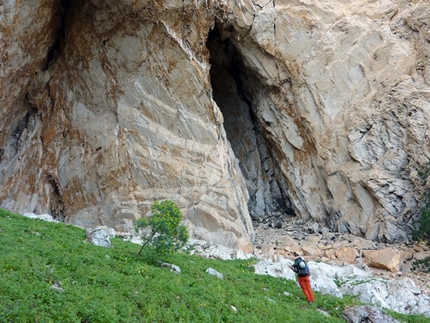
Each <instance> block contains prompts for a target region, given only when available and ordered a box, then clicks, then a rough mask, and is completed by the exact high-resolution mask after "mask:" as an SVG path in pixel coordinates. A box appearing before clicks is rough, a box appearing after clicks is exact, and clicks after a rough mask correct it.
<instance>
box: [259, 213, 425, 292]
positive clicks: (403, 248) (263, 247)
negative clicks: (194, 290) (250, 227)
mask: <svg viewBox="0 0 430 323" xmlns="http://www.w3.org/2000/svg"><path fill="white" fill-rule="evenodd" d="M254 228H255V232H256V242H255V249H254V252H253V253H254V254H255V255H259V256H266V257H268V258H270V259H272V260H276V259H279V258H280V257H284V258H287V259H293V258H294V257H297V256H304V257H305V258H306V259H307V260H312V261H316V262H323V263H326V264H330V265H337V266H347V265H355V266H356V267H357V268H360V269H364V270H366V271H369V272H371V273H372V276H375V277H379V278H381V279H400V278H410V279H412V280H413V281H414V282H415V284H416V286H417V287H418V288H419V289H420V290H421V291H422V292H423V293H425V294H427V295H429V294H430V274H428V273H422V272H417V271H413V272H412V270H411V269H412V266H413V263H414V262H415V261H416V260H422V259H424V258H426V257H430V250H429V247H428V246H427V245H425V244H418V243H414V242H412V241H406V242H403V243H396V244H392V243H384V242H375V241H370V240H366V239H364V238H360V237H356V236H353V235H351V234H342V233H339V232H331V230H330V229H328V228H326V227H324V226H322V225H321V224H318V223H315V222H307V223H304V221H303V220H302V219H296V218H294V217H291V218H288V219H285V220H280V219H279V218H277V217H272V218H268V219H266V220H265V221H261V222H254Z"/></svg>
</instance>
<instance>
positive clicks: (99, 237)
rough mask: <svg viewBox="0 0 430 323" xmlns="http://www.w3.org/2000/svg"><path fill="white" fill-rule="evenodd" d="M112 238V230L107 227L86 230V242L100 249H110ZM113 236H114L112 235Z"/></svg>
mask: <svg viewBox="0 0 430 323" xmlns="http://www.w3.org/2000/svg"><path fill="white" fill-rule="evenodd" d="M111 236H112V230H111V229H110V228H107V227H96V228H94V229H89V230H87V241H89V242H91V243H92V244H94V245H96V246H100V247H106V248H110V247H112V244H111V242H110V237H111ZM113 236H115V234H114V235H113Z"/></svg>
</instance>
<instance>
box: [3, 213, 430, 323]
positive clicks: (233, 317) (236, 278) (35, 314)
mask: <svg viewBox="0 0 430 323" xmlns="http://www.w3.org/2000/svg"><path fill="white" fill-rule="evenodd" d="M112 244H113V246H114V247H113V248H109V249H107V248H101V247H96V246H94V245H92V244H90V243H86V242H85V231H84V230H83V229H80V228H76V227H73V226H69V225H65V224H62V223H47V222H44V221H40V220H31V219H27V218H24V217H22V216H18V215H13V214H11V213H9V212H6V211H3V210H0V323H3V322H19V323H25V322H62V323H66V322H103V323H106V322H109V323H113V322H159V323H160V322H198V323H204V322H208V323H209V322H210V323H214V322H235V323H237V322H246V323H252V322H255V323H261V322H264V323H270V322H276V323H278V322H318V323H323V322H330V323H335V322H344V320H343V319H342V318H341V314H340V313H341V312H342V310H343V308H344V307H345V306H348V305H350V304H353V303H355V301H354V300H353V299H352V298H344V299H342V300H341V299H337V298H335V297H331V296H327V295H324V296H323V295H320V294H318V293H316V296H317V302H316V304H314V305H313V306H310V305H308V304H307V303H306V301H305V299H304V296H303V293H302V292H301V290H300V289H299V288H298V287H297V286H296V284H295V283H294V282H292V281H288V280H285V279H276V278H273V277H269V276H261V275H256V274H254V272H253V267H252V263H251V262H250V261H239V260H238V261H221V260H211V259H205V258H201V257H197V256H190V255H186V254H174V255H171V256H169V257H168V259H165V260H166V261H167V262H170V263H173V264H176V265H178V266H179V267H180V268H181V270H182V273H181V274H175V273H172V272H170V271H169V270H168V269H166V268H161V267H158V266H153V265H148V264H145V263H144V262H142V260H141V259H140V258H139V257H137V256H136V253H137V251H138V250H139V246H138V245H135V244H132V243H127V242H124V241H122V240H120V239H113V240H112ZM209 267H211V268H214V269H216V270H217V271H219V272H221V273H223V274H224V279H223V280H221V279H219V278H216V277H214V276H211V275H208V274H206V273H205V270H206V269H207V268H209ZM53 285H57V286H61V288H62V289H63V290H62V291H58V290H56V289H54V288H52V286H53ZM284 292H288V293H290V295H286V294H284ZM233 307H234V308H235V309H236V311H235V310H234V309H233ZM317 309H322V310H325V311H327V312H329V313H330V314H331V317H326V316H324V315H323V314H322V313H320V312H319V311H318V310H317ZM397 318H403V320H404V321H405V322H406V321H407V322H430V320H429V319H426V318H423V317H416V316H406V315H397Z"/></svg>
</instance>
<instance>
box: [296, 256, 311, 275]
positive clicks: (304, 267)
mask: <svg viewBox="0 0 430 323" xmlns="http://www.w3.org/2000/svg"><path fill="white" fill-rule="evenodd" d="M294 267H295V268H296V269H297V275H299V277H305V276H308V275H309V271H310V270H309V267H308V264H307V263H306V262H305V261H304V260H303V259H297V260H296V261H295V263H294Z"/></svg>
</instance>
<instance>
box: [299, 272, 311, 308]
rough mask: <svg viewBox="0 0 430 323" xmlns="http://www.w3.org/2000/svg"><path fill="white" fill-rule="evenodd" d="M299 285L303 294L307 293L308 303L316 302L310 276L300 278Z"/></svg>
mask: <svg viewBox="0 0 430 323" xmlns="http://www.w3.org/2000/svg"><path fill="white" fill-rule="evenodd" d="M299 285H300V287H301V288H302V291H303V293H305V296H306V300H307V301H308V302H315V296H314V292H313V291H312V287H311V281H310V279H309V276H306V277H299Z"/></svg>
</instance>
